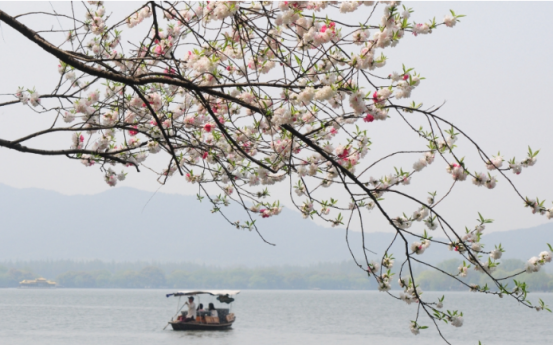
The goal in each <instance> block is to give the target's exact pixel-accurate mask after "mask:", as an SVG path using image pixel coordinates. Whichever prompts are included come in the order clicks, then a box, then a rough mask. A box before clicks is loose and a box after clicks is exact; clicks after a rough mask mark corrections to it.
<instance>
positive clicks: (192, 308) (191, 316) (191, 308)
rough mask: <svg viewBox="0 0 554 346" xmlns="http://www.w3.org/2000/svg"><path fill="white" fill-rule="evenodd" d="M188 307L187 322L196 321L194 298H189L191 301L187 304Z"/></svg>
mask: <svg viewBox="0 0 554 346" xmlns="http://www.w3.org/2000/svg"><path fill="white" fill-rule="evenodd" d="M185 304H186V305H187V306H188V312H187V317H186V318H185V322H190V321H195V320H196V304H194V297H192V296H191V297H189V301H188V302H186V303H185Z"/></svg>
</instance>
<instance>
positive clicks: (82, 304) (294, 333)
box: [0, 289, 553, 345]
mask: <svg viewBox="0 0 554 346" xmlns="http://www.w3.org/2000/svg"><path fill="white" fill-rule="evenodd" d="M170 292H172V290H146V289H145V290H124V289H106V290H101V289H96V290H95V289H52V290H24V289H0V343H1V344H441V343H444V342H443V341H442V339H440V337H439V336H438V334H437V332H436V330H435V329H434V327H433V324H432V322H431V321H430V320H429V319H428V318H423V319H421V320H420V324H422V325H428V326H429V329H427V330H422V331H421V333H420V334H419V335H417V336H415V335H412V334H411V333H410V330H409V326H408V325H409V321H410V320H413V319H415V314H416V308H417V306H416V305H415V304H412V305H406V304H405V303H404V302H401V301H396V300H394V299H392V298H391V297H389V296H388V295H386V294H384V293H380V292H375V291H271V290H267V291H254V290H244V291H242V292H241V293H240V294H239V295H238V296H237V297H236V298H237V299H236V301H235V303H233V306H232V310H233V312H235V314H236V316H237V321H236V322H235V324H234V325H233V329H231V330H228V331H217V332H216V331H209V332H205V331H194V332H192V331H191V332H177V331H173V330H171V326H169V327H168V328H167V329H166V330H163V327H164V326H165V325H166V323H167V321H169V319H170V317H171V316H173V315H174V314H175V312H176V310H177V301H178V298H174V297H171V298H166V297H165V294H166V293H170ZM442 294H443V293H441V292H425V293H424V295H425V297H427V298H428V299H429V298H431V299H435V298H438V297H440V296H442ZM445 294H446V300H445V303H444V308H445V309H449V310H450V309H457V310H462V311H463V313H464V317H465V319H464V325H463V326H462V327H461V328H455V327H453V326H451V325H446V324H444V323H442V325H441V328H442V332H443V334H444V335H445V337H446V338H447V339H448V340H449V341H450V342H451V343H455V344H477V343H478V341H479V340H480V341H481V342H482V343H483V344H551V345H552V342H553V340H552V314H551V313H548V312H545V311H541V312H537V311H535V310H534V309H533V310H531V309H529V308H526V307H523V306H518V304H517V303H515V301H514V300H513V299H508V298H506V297H505V298H503V299H500V298H498V297H495V296H485V295H481V294H476V293H469V292H447V293H445ZM538 298H542V299H543V300H544V301H545V302H546V303H547V304H548V305H549V306H550V307H552V293H533V294H530V295H529V299H530V300H531V301H532V302H533V303H534V302H536V301H538ZM181 302H183V300H182V301H181ZM201 302H203V303H204V304H205V305H207V304H206V303H207V302H208V301H207V299H206V298H202V300H201Z"/></svg>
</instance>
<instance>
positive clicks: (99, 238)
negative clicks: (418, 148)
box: [0, 184, 553, 266]
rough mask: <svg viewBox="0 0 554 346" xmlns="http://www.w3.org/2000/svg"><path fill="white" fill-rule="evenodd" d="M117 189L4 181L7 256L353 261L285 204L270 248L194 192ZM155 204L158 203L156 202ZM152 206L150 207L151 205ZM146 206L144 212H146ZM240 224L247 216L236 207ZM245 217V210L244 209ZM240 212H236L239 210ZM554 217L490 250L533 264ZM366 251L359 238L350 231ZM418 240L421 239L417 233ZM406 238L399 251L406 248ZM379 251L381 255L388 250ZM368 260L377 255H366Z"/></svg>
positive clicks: (335, 235)
mask: <svg viewBox="0 0 554 346" xmlns="http://www.w3.org/2000/svg"><path fill="white" fill-rule="evenodd" d="M151 197H152V193H150V192H144V191H139V190H136V189H131V188H116V189H111V190H109V191H107V192H103V193H100V194H97V195H77V196H65V195H61V194H58V193H56V192H51V191H46V190H40V189H15V188H11V187H8V186H6V185H1V184H0V261H5V260H15V259H20V260H41V259H101V260H108V261H111V260H116V261H136V260H155V261H193V262H197V263H205V264H211V265H219V266H229V265H244V266H266V265H304V264H314V263H319V262H338V261H344V260H348V259H350V258H351V257H350V253H349V251H348V248H347V246H346V242H345V230H344V229H337V228H325V227H321V226H318V225H316V224H315V223H313V222H312V221H310V220H304V219H302V217H301V216H300V214H299V213H297V212H295V211H292V210H289V209H286V208H284V209H283V212H282V214H281V215H279V216H278V217H276V218H269V219H262V220H258V221H257V224H258V226H259V229H260V231H261V232H262V234H263V236H264V237H265V238H266V239H267V240H268V241H270V242H272V243H275V244H276V245H277V246H270V245H267V244H265V243H264V242H263V241H262V240H261V239H260V238H259V237H258V235H257V234H255V232H249V231H246V230H237V229H236V228H234V227H232V226H230V225H229V224H228V223H227V222H226V221H225V220H224V219H223V218H222V217H221V216H220V215H218V214H212V213H211V212H210V209H211V208H210V205H209V204H208V203H207V202H202V203H199V202H198V201H197V200H196V198H195V197H192V196H181V195H171V194H163V193H157V194H155V195H154V197H153V198H152V199H151V200H150V198H151ZM149 200H150V202H148V201H149ZM145 205H146V206H145ZM143 209H144V210H143ZM226 211H227V214H228V215H229V216H230V217H231V220H232V221H235V220H236V219H238V218H239V216H238V215H240V218H241V219H242V218H243V214H242V212H241V211H240V209H239V208H238V207H229V208H227V209H226ZM239 213H240V214H239ZM233 215H235V216H233ZM552 227H553V226H552V223H547V224H544V225H541V226H537V227H533V228H529V229H523V230H513V231H507V232H496V233H491V234H489V235H486V236H485V237H484V239H483V243H485V244H486V245H488V246H492V245H494V244H498V243H499V242H502V246H503V247H504V248H505V249H506V250H508V252H507V253H506V256H505V257H506V258H519V259H522V260H527V259H528V258H529V257H531V256H534V255H537V254H538V253H539V252H540V251H542V250H544V249H546V245H545V243H546V242H550V243H552ZM393 236H394V234H392V233H370V234H366V244H367V245H366V246H367V247H368V248H369V249H370V250H381V251H384V249H385V248H386V247H387V246H388V244H389V243H390V241H391V240H392V238H393ZM349 239H350V244H351V246H352V247H353V249H355V250H356V252H355V253H356V254H357V256H358V257H361V256H362V253H361V250H359V249H361V234H360V233H357V232H350V237H349ZM409 240H410V242H411V241H412V240H413V238H411V239H409ZM401 245H402V244H400V243H398V244H396V245H395V246H393V248H392V249H391V251H389V252H392V253H394V254H397V256H396V257H397V258H399V256H400V255H401V254H402V253H404V249H403V248H402V246H401ZM380 255H381V254H380ZM368 256H369V257H370V258H376V257H377V256H376V255H373V254H371V253H368ZM454 256H455V254H454V253H448V252H447V253H446V255H445V252H444V250H442V249H440V248H439V247H437V246H431V247H430V248H429V249H428V250H427V252H426V253H425V254H424V255H422V259H425V260H427V261H429V262H431V263H437V262H439V261H441V260H444V259H448V258H451V257H454Z"/></svg>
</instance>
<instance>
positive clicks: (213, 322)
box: [166, 290, 240, 330]
mask: <svg viewBox="0 0 554 346" xmlns="http://www.w3.org/2000/svg"><path fill="white" fill-rule="evenodd" d="M239 293H240V291H230V290H197V291H180V292H175V293H169V294H166V297H168V298H169V297H172V296H173V297H179V303H178V305H177V306H180V308H179V309H177V313H176V314H175V315H174V316H173V318H172V319H171V321H169V322H168V324H171V327H172V328H173V330H225V329H229V328H231V326H232V325H233V323H234V322H235V321H236V317H235V314H234V313H232V312H231V303H232V302H234V301H235V298H233V296H236V295H237V294H239ZM203 295H207V296H206V298H208V300H209V299H210V297H215V299H216V300H217V301H219V303H220V304H228V305H229V308H216V310H217V317H215V316H214V317H212V316H211V313H210V311H197V312H196V314H197V315H196V320H194V321H186V315H187V311H181V309H182V308H183V307H184V306H185V304H186V302H185V303H184V304H183V305H180V299H181V297H183V296H186V297H198V300H197V302H196V304H197V306H198V304H200V300H201V296H203ZM179 313H180V314H179Z"/></svg>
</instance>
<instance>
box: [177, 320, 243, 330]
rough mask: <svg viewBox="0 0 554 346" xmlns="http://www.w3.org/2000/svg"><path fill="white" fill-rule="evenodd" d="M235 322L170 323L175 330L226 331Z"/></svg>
mask: <svg viewBox="0 0 554 346" xmlns="http://www.w3.org/2000/svg"><path fill="white" fill-rule="evenodd" d="M233 322H234V321H233ZM233 322H226V323H198V322H182V321H173V322H169V323H170V324H171V327H172V328H173V330H224V329H229V328H231V325H233Z"/></svg>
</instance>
